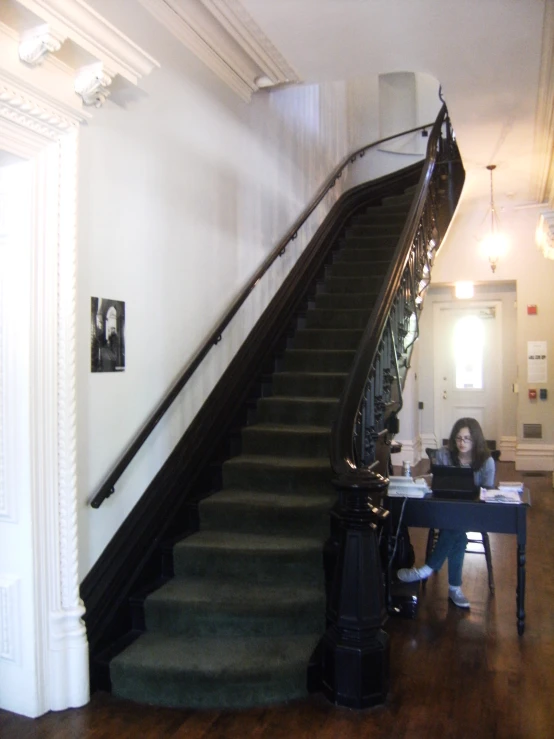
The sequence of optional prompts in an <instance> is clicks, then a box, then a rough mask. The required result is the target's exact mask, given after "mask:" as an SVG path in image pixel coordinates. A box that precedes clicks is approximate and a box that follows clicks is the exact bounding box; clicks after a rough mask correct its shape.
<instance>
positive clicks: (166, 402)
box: [90, 123, 433, 508]
mask: <svg viewBox="0 0 554 739" xmlns="http://www.w3.org/2000/svg"><path fill="white" fill-rule="evenodd" d="M432 125H433V124H431V123H427V124H425V125H423V126H417V127H415V128H410V129H409V130H407V131H402V133H397V134H394V135H392V136H386V137H385V138H382V139H379V140H377V141H374V142H372V143H371V144H367V145H365V146H363V147H361V148H360V149H357V150H356V151H354V152H352V153H351V154H348V156H346V157H344V159H343V160H342V161H341V162H340V163H339V164H338V165H337V166H336V167H335V169H334V170H333V171H332V172H331V174H330V175H329V177H328V178H327V179H326V180H325V182H324V183H323V184H322V185H321V187H320V188H319V189H318V191H317V192H316V194H315V196H314V198H313V199H312V201H311V202H310V204H309V205H307V206H306V208H305V209H304V210H303V211H302V213H301V214H300V216H299V217H298V218H297V219H296V221H295V222H294V223H293V225H292V226H291V227H290V228H289V230H288V231H287V232H286V233H285V235H284V236H283V238H282V239H281V241H280V242H279V243H278V244H277V246H276V247H275V248H274V249H273V251H272V252H271V253H270V254H269V255H268V256H267V257H266V259H265V260H264V261H263V262H262V264H261V265H260V267H259V268H258V269H257V270H256V272H255V273H254V275H253V276H252V277H251V279H250V280H249V282H248V283H247V284H246V285H245V287H244V288H243V289H242V291H241V292H240V293H239V295H238V296H237V297H236V298H235V300H234V301H233V303H232V304H231V306H230V307H229V309H228V310H227V312H226V314H225V316H224V317H223V319H222V320H221V321H220V323H219V324H218V326H217V327H216V328H215V329H214V330H213V331H212V333H211V334H210V335H209V336H208V338H207V339H206V341H205V342H204V343H203V344H202V346H201V347H200V349H199V350H198V351H197V353H196V354H195V355H194V357H193V358H192V360H191V361H190V362H189V364H188V365H187V366H186V367H185V369H184V370H183V372H182V373H181V375H180V376H179V378H178V379H177V381H176V382H175V383H174V385H173V386H172V387H171V388H170V390H169V391H168V393H167V394H166V396H165V397H164V399H163V400H162V401H161V403H160V404H159V405H158V406H157V408H156V409H155V410H154V412H153V413H152V414H151V416H150V417H149V418H148V419H147V421H146V422H145V424H144V425H143V427H142V428H141V429H140V431H139V432H138V434H137V435H136V436H135V438H134V439H133V441H132V442H131V444H130V445H129V447H128V448H127V449H126V450H125V452H124V454H123V455H122V456H121V458H120V459H119V461H118V462H117V464H116V465H115V467H114V468H113V470H112V471H111V472H110V474H109V475H108V477H107V478H106V479H105V480H104V482H103V483H102V485H101V486H100V488H99V489H98V491H97V492H96V493H95V494H94V495H93V496H92V497H91V498H90V505H91V506H92V508H99V507H100V505H101V504H102V502H103V501H104V500H105V499H106V498H108V497H109V496H110V495H112V494H113V493H114V492H115V483H116V482H117V481H118V480H119V478H120V477H121V475H122V474H123V472H124V471H125V470H126V469H127V467H128V466H129V464H130V463H131V461H132V460H133V458H134V457H135V456H136V454H137V453H138V451H139V450H140V449H141V447H142V445H143V444H144V442H145V441H146V440H147V439H148V437H149V436H150V434H151V433H152V431H154V429H155V428H156V426H157V425H158V423H159V422H160V421H161V420H162V418H163V417H164V415H165V413H166V412H167V411H168V410H169V408H170V407H171V405H172V404H173V402H174V401H175V399H176V398H177V396H178V395H179V393H180V392H181V390H182V389H183V388H184V387H185V385H186V384H187V382H188V381H189V380H190V378H191V377H192V375H193V374H194V373H195V372H196V370H197V369H198V367H199V366H200V365H201V363H202V362H203V361H204V359H205V358H206V356H207V355H208V353H209V351H210V350H211V349H212V347H213V346H216V345H217V344H218V343H219V342H220V341H221V337H222V335H223V332H224V331H225V329H226V328H227V326H228V325H229V324H230V322H231V321H232V319H233V318H234V316H235V315H236V314H237V312H238V311H239V309H240V308H241V306H242V305H243V303H244V302H245V301H246V299H247V298H248V296H249V295H250V293H251V292H252V291H253V290H254V288H255V287H256V285H257V284H258V282H259V281H260V280H261V278H262V277H263V276H264V275H265V273H266V272H267V271H268V269H269V268H270V267H271V265H272V264H273V263H274V262H275V261H276V260H277V259H278V258H279V257H281V256H283V254H284V253H285V250H286V248H287V246H288V245H289V243H290V242H291V241H294V239H296V237H297V235H298V231H299V230H300V228H301V227H302V226H303V225H304V223H305V222H306V221H307V220H308V218H309V217H310V215H311V214H312V213H313V212H314V210H315V209H316V208H317V206H318V205H319V204H320V203H321V201H322V200H323V198H324V197H325V196H326V195H327V193H328V192H329V191H330V190H331V189H332V188H333V187H334V186H335V184H336V182H337V180H338V179H339V178H340V177H341V176H342V173H343V171H344V170H345V169H346V167H348V166H349V165H350V164H353V163H354V162H355V161H356V159H358V158H361V157H363V156H364V155H365V153H366V152H367V151H368V150H369V149H373V148H375V147H377V146H381V145H382V144H384V143H386V142H387V141H392V140H394V139H397V138H400V137H402V136H408V135H409V134H411V133H416V132H417V131H423V130H425V129H428V128H431V126H432Z"/></svg>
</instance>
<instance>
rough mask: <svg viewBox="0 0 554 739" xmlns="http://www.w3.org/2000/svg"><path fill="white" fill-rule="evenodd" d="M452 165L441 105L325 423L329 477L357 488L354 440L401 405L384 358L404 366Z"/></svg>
mask: <svg viewBox="0 0 554 739" xmlns="http://www.w3.org/2000/svg"><path fill="white" fill-rule="evenodd" d="M456 163H458V164H459V166H460V167H461V160H460V158H459V154H458V153H457V147H456V144H455V139H454V136H453V131H452V127H451V125H450V120H449V118H448V113H447V110H446V106H443V108H442V109H441V112H440V114H439V116H438V117H437V120H436V122H435V124H434V126H433V129H432V131H431V134H430V136H429V141H428V146H427V157H426V161H425V165H424V168H423V171H422V173H421V177H420V180H419V183H418V186H417V189H416V192H415V195H414V199H413V202H412V205H411V207H410V211H409V213H408V216H407V219H406V223H405V226H404V229H403V231H402V234H401V236H400V239H399V241H398V245H397V247H396V250H395V253H394V256H393V258H392V260H391V266H390V268H389V270H388V273H387V274H386V276H385V277H384V279H383V285H382V288H381V290H380V293H379V296H378V298H377V300H376V302H375V305H374V308H373V310H372V312H371V315H370V317H369V320H368V323H367V326H366V328H365V330H364V334H363V336H362V340H361V342H360V345H359V348H358V350H357V353H356V356H355V358H354V360H353V363H352V367H351V370H350V373H349V376H348V379H347V381H346V384H345V387H344V390H343V393H342V396H341V400H340V402H339V407H338V411H337V416H336V420H335V423H334V426H333V432H332V440H331V466H332V468H333V471H334V473H335V475H336V476H337V477H339V476H340V477H344V476H345V475H346V476H352V485H356V484H358V483H360V482H361V481H362V479H363V478H364V477H365V475H366V473H367V471H368V470H369V468H371V467H372V466H373V464H374V462H375V461H376V460H375V457H373V458H372V455H371V454H369V455H368V454H367V453H366V449H367V448H368V441H367V440H366V439H363V438H361V436H363V434H366V435H367V434H370V435H372V436H373V437H374V438H376V437H377V436H378V434H379V433H380V432H382V431H383V430H384V429H385V427H386V422H387V418H388V416H389V415H390V413H391V412H393V410H394V411H395V412H398V411H399V410H400V407H401V400H400V399H401V384H402V380H403V378H402V377H396V378H394V379H392V378H393V377H394V375H393V373H392V372H391V369H392V367H393V365H394V364H395V363H394V362H393V361H391V358H392V357H393V356H401V357H403V361H404V363H405V367H407V365H408V363H409V356H410V350H411V347H412V346H413V343H414V341H415V339H416V338H417V334H418V330H419V329H418V326H419V316H418V313H419V310H420V308H421V302H422V299H423V294H424V292H425V290H426V288H427V286H428V285H429V282H430V273H431V267H432V264H433V261H434V257H435V254H436V251H437V249H438V248H439V245H440V243H441V239H442V237H443V236H444V232H445V231H446V227H447V225H448V222H449V221H450V217H451V215H452V212H453V208H454V206H455V203H452V202H451V200H450V199H449V195H450V190H451V188H448V182H449V181H450V180H451V179H453V178H454V175H453V173H452V172H451V171H450V173H449V170H451V169H452V166H453V165H454V164H456ZM458 196H459V192H458V193H456V194H455V195H454V197H455V199H456V200H457V197H458ZM445 211H446V214H445ZM395 369H396V367H395ZM393 385H396V386H397V394H398V396H399V402H396V403H394V405H395V407H394V408H392V407H391V404H393V401H392V398H391V395H392V391H393V387H392V386H393ZM368 408H369V409H370V412H369V414H368ZM362 419H363V420H362ZM360 430H362V432H363V433H360ZM369 446H370V447H371V443H369ZM356 478H358V479H357V481H356Z"/></svg>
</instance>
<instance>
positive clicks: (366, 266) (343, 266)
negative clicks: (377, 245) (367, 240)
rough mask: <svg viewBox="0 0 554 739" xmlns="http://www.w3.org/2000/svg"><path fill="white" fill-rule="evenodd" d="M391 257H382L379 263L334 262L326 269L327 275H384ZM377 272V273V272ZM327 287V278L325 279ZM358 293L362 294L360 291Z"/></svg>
mask: <svg viewBox="0 0 554 739" xmlns="http://www.w3.org/2000/svg"><path fill="white" fill-rule="evenodd" d="M391 256H392V254H389V255H383V258H382V259H381V260H380V261H377V262H374V261H369V262H368V261H366V262H347V261H345V262H334V263H333V264H330V265H329V266H328V267H327V275H328V277H329V278H339V279H340V278H341V277H342V278H344V277H346V278H348V279H350V278H352V277H355V278H362V279H363V278H364V277H371V276H373V275H378V274H382V275H384V274H385V272H386V270H387V269H388V268H389V266H390V263H391ZM377 270H378V271H377ZM325 284H326V285H327V276H326V279H325ZM356 292H357V291H356ZM360 292H364V291H363V290H360Z"/></svg>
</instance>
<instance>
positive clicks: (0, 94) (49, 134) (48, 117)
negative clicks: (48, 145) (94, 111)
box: [0, 70, 88, 143]
mask: <svg viewBox="0 0 554 739" xmlns="http://www.w3.org/2000/svg"><path fill="white" fill-rule="evenodd" d="M0 116H1V117H2V118H5V119H6V120H9V121H12V123H15V124H17V125H18V126H21V127H22V128H24V129H26V130H28V131H31V132H32V133H33V134H37V135H38V136H40V137H41V138H43V139H44V140H45V142H46V141H52V140H57V139H58V138H59V137H60V135H62V134H65V133H67V132H68V131H70V130H71V129H72V128H74V127H75V126H77V125H78V124H79V123H81V122H82V121H83V120H85V116H84V115H83V114H79V113H77V112H76V111H75V110H74V109H72V108H69V106H68V105H66V104H64V103H61V102H57V101H55V100H52V99H50V100H47V99H46V98H45V97H43V96H42V95H41V94H39V93H37V92H36V91H33V90H31V89H29V88H28V87H27V86H25V85H23V84H22V83H21V82H20V81H19V80H15V79H14V78H13V77H12V76H11V75H9V74H7V73H6V72H2V71H1V70H0ZM87 117H88V116H87ZM45 142H44V143H45Z"/></svg>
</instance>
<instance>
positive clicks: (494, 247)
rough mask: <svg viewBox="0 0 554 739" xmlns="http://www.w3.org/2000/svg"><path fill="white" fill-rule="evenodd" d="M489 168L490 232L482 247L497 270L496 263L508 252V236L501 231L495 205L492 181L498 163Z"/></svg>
mask: <svg viewBox="0 0 554 739" xmlns="http://www.w3.org/2000/svg"><path fill="white" fill-rule="evenodd" d="M487 169H488V170H489V172H490V176H491V202H490V206H489V212H490V232H489V233H488V234H487V236H485V238H484V239H483V241H482V249H483V252H484V254H485V256H486V257H487V259H488V260H489V262H490V265H491V269H492V271H493V272H495V271H496V265H497V264H498V260H499V259H500V257H502V256H504V254H505V253H506V246H507V242H506V237H505V236H504V234H502V233H501V232H500V221H499V219H498V213H497V212H496V207H495V205H494V188H493V183H492V173H493V172H494V170H495V169H496V164H489V165H487Z"/></svg>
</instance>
